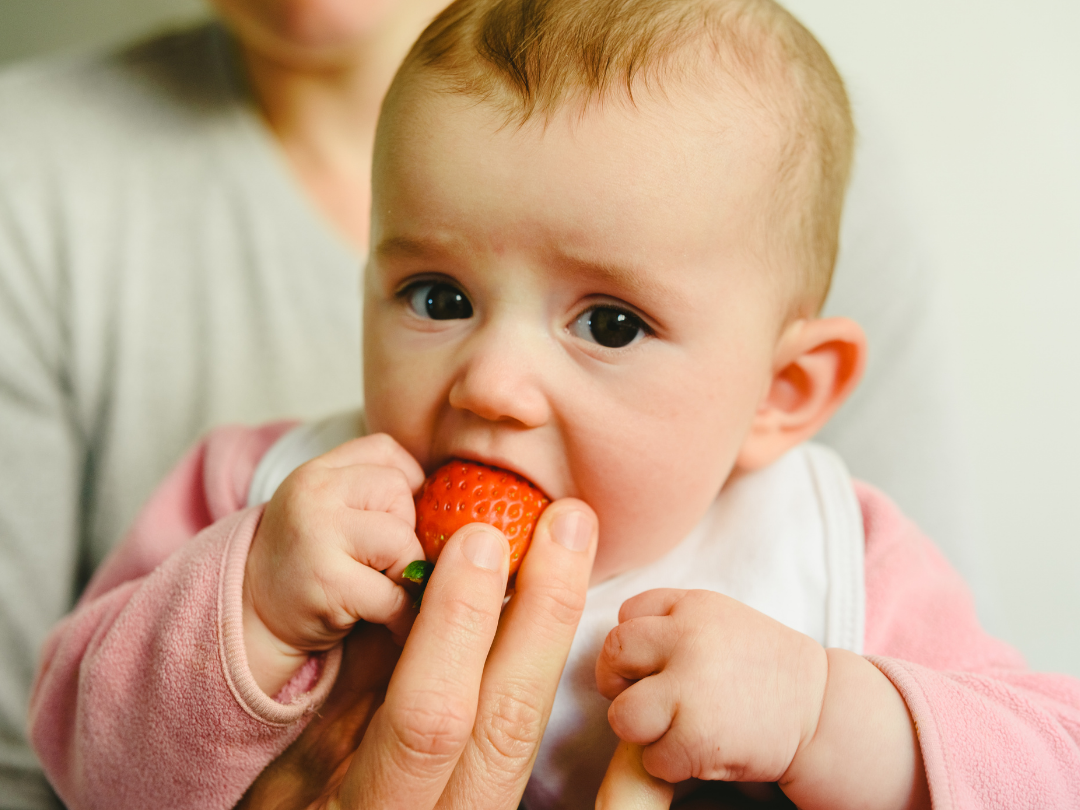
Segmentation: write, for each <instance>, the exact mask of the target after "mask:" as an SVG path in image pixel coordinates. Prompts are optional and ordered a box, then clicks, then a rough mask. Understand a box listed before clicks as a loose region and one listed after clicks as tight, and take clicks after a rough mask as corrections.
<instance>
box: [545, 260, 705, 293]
mask: <svg viewBox="0 0 1080 810" xmlns="http://www.w3.org/2000/svg"><path fill="white" fill-rule="evenodd" d="M559 263H560V265H562V266H563V267H564V268H566V269H567V270H568V271H570V272H571V273H572V274H573V275H575V276H579V277H581V276H584V277H586V278H592V279H595V280H596V281H598V282H601V283H603V284H605V285H614V286H616V287H619V288H622V289H624V290H626V291H627V292H628V293H630V294H632V295H634V296H641V297H645V298H649V299H655V298H657V297H664V298H667V299H669V300H672V299H676V300H682V299H684V295H683V293H682V292H681V291H680V290H679V289H678V288H677V286H676V285H673V284H670V283H668V282H667V281H665V280H664V278H663V277H662V275H661V274H659V273H656V272H649V271H648V270H646V269H642V268H639V267H635V266H633V265H629V264H619V263H617V262H610V261H596V260H592V259H584V258H581V257H580V256H574V255H571V254H568V253H562V252H560V254H559Z"/></svg>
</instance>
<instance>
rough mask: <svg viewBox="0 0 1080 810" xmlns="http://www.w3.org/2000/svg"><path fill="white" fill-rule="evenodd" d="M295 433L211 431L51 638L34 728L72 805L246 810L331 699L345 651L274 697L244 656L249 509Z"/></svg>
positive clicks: (251, 528) (254, 519)
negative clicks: (276, 449)
mask: <svg viewBox="0 0 1080 810" xmlns="http://www.w3.org/2000/svg"><path fill="white" fill-rule="evenodd" d="M287 428H288V425H284V424H279V425H271V426H269V427H267V428H263V429H260V430H246V429H242V428H224V429H221V430H218V431H215V432H214V433H213V434H211V436H210V437H209V438H208V439H207V440H206V441H205V442H204V443H203V444H201V445H199V446H198V447H197V448H196V449H195V450H193V451H192V452H191V453H190V454H189V455H188V456H187V457H186V458H185V459H184V460H183V461H182V462H181V463H180V465H179V466H178V467H177V468H176V469H175V470H174V471H173V473H172V474H171V475H170V476H169V478H168V479H167V480H166V481H165V482H164V483H163V484H162V486H161V487H160V488H159V489H158V491H157V492H156V493H155V494H154V497H153V498H152V499H151V501H150V502H149V503H148V504H147V505H146V507H145V509H144V510H143V512H142V513H141V515H140V517H139V518H138V520H137V521H136V523H135V525H134V527H133V528H132V530H131V532H130V533H129V535H128V536H127V537H126V538H125V540H124V542H123V543H122V544H121V545H120V546H119V547H117V549H116V550H115V551H114V552H113V554H112V555H110V557H109V559H108V560H106V561H105V562H104V563H103V564H102V566H101V567H100V569H99V570H98V572H97V573H96V574H95V576H94V578H93V580H92V581H91V583H90V585H89V586H88V587H87V590H86V592H85V593H84V595H83V598H82V599H81V600H80V602H79V604H78V606H77V607H76V609H75V611H74V612H73V613H71V614H70V615H69V616H67V617H66V618H65V619H64V620H63V621H62V622H61V623H60V624H59V625H57V627H56V628H55V629H54V630H53V632H52V633H51V635H50V636H49V638H48V639H47V641H46V643H45V645H44V649H43V651H42V655H41V660H40V663H39V669H38V675H37V681H36V683H35V685H34V692H33V695H32V698H31V705H30V734H31V739H32V742H33V744H34V747H35V749H36V750H37V752H38V756H39V757H40V759H41V762H42V765H43V766H44V768H45V771H46V773H47V774H48V776H49V779H50V781H51V782H52V784H53V786H54V787H55V788H56V791H57V793H58V794H59V795H60V797H61V798H62V799H63V800H64V802H65V803H66V804H67V806H68V807H70V808H72V810H79V809H80V808H116V807H169V808H186V807H191V808H228V807H232V806H233V805H235V804H236V802H237V801H238V800H239V799H240V797H241V796H242V795H243V793H244V791H245V790H246V789H247V787H248V785H250V783H251V782H252V781H253V780H254V779H255V777H256V776H257V775H258V773H259V772H260V771H261V770H262V769H263V767H265V766H266V764H267V763H269V762H270V761H271V760H273V759H274V758H275V757H276V756H277V755H278V754H280V753H281V752H282V751H283V750H284V749H285V748H286V747H288V745H289V743H290V742H292V740H294V739H295V738H296V737H297V735H299V733H300V731H301V730H302V729H303V727H304V725H305V724H306V722H307V720H308V719H309V718H310V717H311V714H312V712H313V711H314V710H315V709H317V708H318V706H319V705H321V703H322V701H323V700H324V699H325V697H326V695H327V694H328V692H329V690H330V687H331V685H332V683H333V679H334V677H335V675H336V673H337V667H338V663H339V659H340V652H339V651H334V652H331V653H328V654H327V655H325V656H321V657H314V658H312V659H311V660H310V661H309V663H308V664H307V665H306V666H305V667H304V668H303V669H302V670H301V672H300V673H298V674H297V676H296V677H295V678H293V680H292V681H291V682H290V683H289V684H288V685H286V687H285V688H284V689H283V690H282V692H281V693H279V694H278V695H277V696H275V697H276V699H274V698H271V697H269V696H267V695H265V694H264V693H263V692H262V691H261V690H260V689H259V688H258V686H256V685H255V682H254V680H253V678H252V676H251V672H250V670H249V669H248V667H247V658H246V655H245V651H244V641H243V627H242V618H241V617H242V609H241V594H242V587H243V577H244V565H245V562H246V559H247V551H248V547H249V546H250V544H251V540H252V538H253V536H254V533H255V529H256V527H257V526H258V522H259V519H260V517H261V515H262V507H256V508H252V509H246V508H244V502H245V500H246V493H247V488H248V484H249V482H250V479H251V475H252V473H253V472H254V468H255V465H256V464H257V462H258V459H259V458H261V456H262V455H263V453H265V452H266V450H267V449H268V448H269V446H270V445H271V444H273V442H274V441H275V440H276V439H277V437H278V436H280V435H281V434H282V433H283V432H284V431H285V430H286V429H287Z"/></svg>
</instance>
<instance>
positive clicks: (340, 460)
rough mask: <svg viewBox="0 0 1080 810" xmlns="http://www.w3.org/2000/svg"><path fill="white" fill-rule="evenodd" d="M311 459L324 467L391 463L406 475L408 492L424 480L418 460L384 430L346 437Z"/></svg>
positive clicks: (386, 465) (375, 465)
mask: <svg viewBox="0 0 1080 810" xmlns="http://www.w3.org/2000/svg"><path fill="white" fill-rule="evenodd" d="M312 463H314V464H317V465H318V466H321V467H326V468H339V467H355V466H372V467H393V468H394V469H397V470H399V471H400V472H401V473H402V475H404V476H405V480H406V481H407V483H408V487H409V491H410V492H416V491H417V490H418V489H420V487H421V485H422V484H423V483H424V470H423V468H422V467H421V466H420V464H419V462H417V460H416V459H415V458H413V457H412V455H411V454H410V453H409V451H408V450H406V449H405V448H404V447H402V446H401V445H400V444H398V443H397V442H396V441H395V440H394V439H392V438H390V436H388V435H387V434H385V433H373V434H371V435H370V436H362V437H360V438H359V439H353V440H351V441H347V442H345V443H344V444H341V445H338V446H337V447H335V448H334V449H333V450H331V451H330V452H328V453H324V454H323V455H321V456H319V457H318V458H317V459H315V461H314V462H312Z"/></svg>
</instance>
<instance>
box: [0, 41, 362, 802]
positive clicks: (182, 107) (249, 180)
mask: <svg viewBox="0 0 1080 810" xmlns="http://www.w3.org/2000/svg"><path fill="white" fill-rule="evenodd" d="M238 76H239V73H238V71H237V70H236V69H235V64H234V61H233V53H232V47H231V44H230V42H229V40H228V38H227V37H226V36H225V34H224V33H223V32H222V31H221V29H219V28H217V27H216V26H204V27H201V28H198V29H195V30H192V31H187V32H182V33H178V34H174V35H169V36H164V37H161V38H158V39H155V40H153V41H151V42H149V43H147V44H145V45H142V46H139V47H136V48H134V49H132V50H129V51H127V52H125V53H123V54H121V55H119V56H114V57H110V58H97V59H86V58H80V59H68V60H63V61H57V60H52V61H49V62H45V63H41V64H36V65H29V66H26V67H21V68H18V69H16V70H14V71H10V72H8V73H6V74H4V75H3V76H2V77H0V806H2V807H42V806H48V799H47V798H46V797H47V795H48V794H47V788H46V787H45V785H44V782H43V780H41V778H40V775H39V772H38V768H37V765H36V762H35V760H34V757H33V755H32V753H31V752H30V751H29V749H28V748H27V746H26V744H25V737H24V732H23V726H24V722H25V712H26V701H27V694H28V690H29V687H30V683H31V679H32V676H33V670H34V664H35V659H36V654H37V650H38V647H39V645H40V643H41V641H42V639H43V638H44V637H45V635H46V633H47V632H48V630H49V628H50V627H52V626H53V625H54V624H55V623H56V622H57V621H59V620H60V618H61V617H62V616H63V615H64V614H65V613H66V612H67V611H68V610H70V608H71V606H72V604H73V600H74V599H75V598H76V596H77V593H78V591H79V588H80V585H81V583H83V582H84V581H85V579H86V577H87V575H88V573H89V572H90V571H92V570H93V568H94V567H95V566H96V565H97V564H98V563H99V562H100V561H101V560H102V558H103V557H104V556H105V555H106V554H107V553H108V551H109V549H110V548H111V547H112V546H113V545H114V544H115V543H116V542H117V540H118V539H119V538H120V536H121V535H122V533H123V532H124V530H125V529H126V527H127V526H128V524H129V523H130V522H131V520H132V518H133V517H134V515H135V514H136V512H137V510H138V507H139V505H140V504H141V503H142V502H143V501H144V500H146V498H147V496H148V495H149V494H150V492H151V491H152V489H153V488H154V486H155V485H156V484H157V483H158V482H159V481H160V480H161V478H162V477H163V476H164V475H165V474H166V473H167V471H168V470H169V468H170V467H171V466H172V465H173V464H174V463H175V462H176V460H177V459H178V458H179V457H180V455H181V454H182V453H183V451H184V450H185V448H186V447H187V446H188V445H189V444H191V443H192V441H193V440H194V439H195V438H196V437H197V436H198V435H199V434H200V433H202V432H203V431H205V430H206V429H207V428H208V427H210V426H211V425H215V424H219V423H222V422H230V421H241V422H249V423H254V422H260V421H264V420H268V419H273V418H278V417H283V416H300V417H304V416H315V415H319V414H322V413H328V412H332V411H335V410H339V409H342V408H347V407H354V406H356V405H357V404H359V401H360V396H361V394H360V351H359V347H360V328H359V318H360V316H359V277H360V266H361V261H360V259H359V257H357V256H355V255H353V254H352V253H351V252H350V251H349V249H347V248H346V246H345V245H344V243H343V242H342V241H340V240H339V239H338V238H337V236H336V235H335V234H333V233H332V232H331V231H330V230H329V228H328V226H327V225H325V224H324V223H323V221H322V220H321V219H320V218H319V217H318V215H317V214H316V213H315V212H314V211H313V210H312V209H311V207H310V206H309V204H308V202H307V201H306V199H305V198H304V197H303V196H302V194H301V193H300V191H299V190H298V188H297V187H296V186H295V185H294V183H293V180H292V178H291V177H290V175H289V174H288V172H287V170H286V167H285V165H284V163H283V160H282V158H281V156H280V155H279V154H278V153H277V152H276V151H275V150H276V146H275V144H274V143H273V141H272V140H271V138H270V137H269V135H268V134H267V132H266V130H265V128H264V127H263V125H262V124H261V122H260V121H259V120H258V118H257V116H256V114H255V112H254V111H253V110H252V108H251V105H250V104H249V102H248V100H247V97H246V95H245V92H244V87H243V83H242V81H240V80H239V79H238Z"/></svg>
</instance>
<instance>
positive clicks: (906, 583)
mask: <svg viewBox="0 0 1080 810" xmlns="http://www.w3.org/2000/svg"><path fill="white" fill-rule="evenodd" d="M289 427H290V425H289V424H284V423H281V424H275V425H270V426H267V427H264V428H260V429H256V430H250V429H245V428H237V427H229V428H223V429H220V430H218V431H216V432H214V433H213V434H211V435H210V437H209V438H208V439H207V440H206V441H205V442H203V443H202V444H201V445H199V446H198V447H197V448H196V449H195V450H193V451H192V452H191V453H190V454H189V455H188V456H187V457H186V458H185V459H184V460H183V461H182V462H181V464H180V465H179V466H178V467H177V469H176V470H175V471H174V472H173V473H172V474H171V476H170V477H169V478H168V479H167V480H166V481H165V482H164V484H162V486H161V487H160V488H159V490H158V491H157V493H156V494H155V495H154V497H153V498H152V499H151V501H150V502H149V503H148V504H147V506H146V508H145V509H144V510H143V512H142V514H141V515H140V517H139V519H138V520H137V522H136V524H135V525H134V527H133V528H132V531H131V533H130V534H129V535H128V536H127V538H126V539H125V540H124V542H123V543H122V544H121V545H120V546H119V547H117V549H116V550H115V551H114V552H113V554H112V555H111V556H110V557H109V559H108V560H106V562H105V563H104V564H103V565H102V566H101V568H100V569H99V570H98V571H97V573H96V575H95V576H94V578H93V580H92V581H91V582H90V584H89V586H88V587H87V589H86V592H85V593H84V595H83V597H82V599H81V600H80V602H79V604H78V605H77V606H76V609H75V610H74V612H72V613H71V615H69V616H68V617H67V618H66V619H65V620H64V621H63V622H61V623H60V624H59V625H58V626H57V627H56V629H55V630H54V631H53V632H52V634H51V635H50V637H49V639H48V641H47V642H46V644H45V647H44V650H43V652H42V657H41V662H40V667H39V671H38V676H37V682H36V684H35V688H34V693H33V697H32V700H31V707H30V734H31V739H32V741H33V744H34V746H35V748H36V749H37V752H38V755H39V756H40V758H41V761H42V764H43V765H44V767H45V771H46V773H47V774H48V776H49V778H50V780H51V781H52V783H53V785H54V787H55V788H56V790H57V793H59V795H60V796H61V798H62V799H63V800H64V801H65V802H66V803H67V805H68V806H69V807H70V808H71V810H81V809H82V808H110V810H112V809H113V808H117V807H169V808H189V807H190V808H200V809H201V810H208V809H210V808H229V807H232V806H233V805H235V804H236V802H237V801H239V799H240V797H241V796H242V795H243V793H244V791H245V790H246V789H247V787H248V786H249V785H250V784H251V783H252V782H253V781H254V779H255V777H256V776H257V775H258V774H259V772H260V771H261V770H262V769H263V768H264V767H265V766H266V765H267V764H268V763H269V762H271V761H272V760H273V759H274V758H275V757H276V756H278V755H279V754H280V753H281V752H282V751H284V750H285V749H286V748H287V747H288V745H289V744H290V743H291V742H292V741H293V740H294V739H296V737H297V736H298V735H299V734H300V732H301V731H302V730H303V728H304V726H305V725H306V724H307V722H308V720H309V719H310V717H311V715H312V713H313V712H314V711H315V710H316V709H317V708H318V707H319V706H320V705H321V703H322V701H323V700H325V698H326V696H327V694H328V693H329V690H330V687H331V685H332V684H333V680H334V677H335V675H336V673H337V669H338V664H339V662H340V651H338V650H335V651H333V652H331V653H328V654H326V655H324V656H319V657H315V658H312V659H311V660H310V661H309V663H308V665H307V666H306V667H305V668H304V669H303V670H301V672H300V673H298V674H297V676H296V677H295V678H294V679H293V680H292V681H291V682H290V683H289V684H287V685H286V686H285V688H284V689H283V690H282V691H281V692H280V693H279V694H277V695H275V696H273V697H270V696H268V695H266V694H264V693H263V692H262V691H261V690H260V689H259V688H258V686H257V685H256V684H255V682H254V679H253V678H252V675H251V672H250V670H249V669H248V666H247V660H246V655H245V651H244V642H243V630H242V621H241V614H242V611H241V592H242V586H243V576H244V563H245V560H246V558H247V551H248V548H249V546H250V544H251V540H252V538H253V536H254V533H255V528H256V526H257V525H258V521H259V518H260V516H261V514H262V509H261V508H253V509H248V508H245V506H244V504H245V502H246V498H247V491H248V486H249V484H250V481H251V477H252V474H253V473H254V470H255V466H256V464H257V463H258V461H259V459H260V458H262V456H263V454H264V453H265V452H266V451H267V449H268V448H269V447H270V446H271V445H272V444H273V443H274V441H276V439H277V438H278V437H279V436H280V435H281V434H282V433H283V432H284V431H285V430H287V429H288V428H289ZM856 491H857V495H858V497H859V502H860V504H861V506H862V512H863V519H864V524H865V529H866V597H867V614H866V640H865V649H866V652H867V656H868V658H869V659H870V660H871V661H872V662H873V663H874V664H875V665H877V666H878V667H879V668H880V669H881V670H882V671H883V672H884V673H885V675H886V676H888V677H889V678H890V679H891V680H892V682H893V683H894V684H895V685H896V687H897V689H898V690H899V691H900V693H901V694H902V695H903V697H904V699H905V700H906V701H907V705H908V708H909V709H910V710H911V714H912V716H913V717H914V718H915V722H916V724H917V726H918V730H919V739H920V743H921V746H922V751H923V759H924V761H925V764H926V772H927V777H928V779H929V782H930V790H931V794H932V797H933V804H934V807H935V808H937V809H938V810H946V808H947V809H948V810H961V809H963V810H966V809H967V808H991V807H993V808H1009V809H1010V810H1013V809H1014V808H1022V807H1031V808H1035V807H1038V808H1065V807H1080V682H1078V681H1077V680H1075V679H1072V678H1069V677H1066V676H1063V675H1049V674H1041V673H1034V672H1031V671H1029V670H1028V669H1026V667H1025V665H1024V662H1023V660H1022V659H1021V657H1020V655H1019V654H1018V653H1017V652H1016V651H1014V650H1013V649H1011V648H1010V647H1008V646H1007V645H1005V644H1003V643H1002V642H1000V641H997V640H996V639H993V638H991V637H989V636H987V635H986V634H985V633H984V632H983V631H982V629H981V628H980V627H979V625H978V622H977V620H976V617H975V612H974V608H973V605H972V602H971V599H970V597H969V595H968V592H967V589H966V588H965V586H964V584H963V582H962V581H961V580H960V579H959V577H958V575H957V574H956V573H955V572H954V571H953V570H952V569H951V568H950V567H949V565H948V563H946V561H945V559H944V558H943V557H942V556H941V554H940V553H939V552H938V551H937V550H936V549H935V548H934V546H933V545H932V544H931V543H930V541H929V540H927V539H926V537H924V536H923V535H922V534H921V533H920V532H919V530H918V529H917V528H916V527H915V526H914V525H913V524H912V523H911V522H910V521H908V520H907V519H906V518H904V516H903V515H902V514H900V512H899V511H898V510H897V508H896V507H895V506H894V505H893V504H892V502H891V501H889V500H888V498H886V497H885V496H884V495H882V494H881V493H879V492H878V491H876V490H874V489H873V488H872V487H869V486H867V485H865V484H857V485H856Z"/></svg>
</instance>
